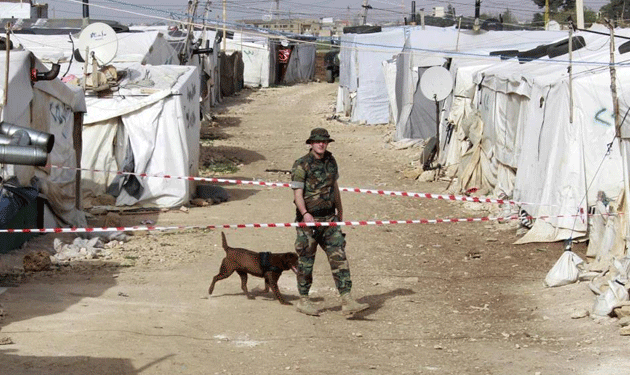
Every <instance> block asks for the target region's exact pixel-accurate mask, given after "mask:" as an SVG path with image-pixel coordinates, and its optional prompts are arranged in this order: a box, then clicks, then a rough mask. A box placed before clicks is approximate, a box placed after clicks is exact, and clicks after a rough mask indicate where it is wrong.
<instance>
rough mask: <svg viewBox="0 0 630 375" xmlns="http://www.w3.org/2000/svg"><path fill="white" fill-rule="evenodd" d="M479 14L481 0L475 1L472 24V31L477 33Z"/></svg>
mask: <svg viewBox="0 0 630 375" xmlns="http://www.w3.org/2000/svg"><path fill="white" fill-rule="evenodd" d="M480 13H481V0H475V22H474V23H473V30H474V31H479V14H480Z"/></svg>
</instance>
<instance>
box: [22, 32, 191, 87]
mask: <svg viewBox="0 0 630 375" xmlns="http://www.w3.org/2000/svg"><path fill="white" fill-rule="evenodd" d="M116 36H117V37H118V48H117V53H116V56H115V57H114V59H113V60H112V62H111V64H129V63H136V62H138V63H142V64H149V65H171V64H176V65H177V64H179V60H178V57H177V52H176V51H175V50H174V49H173V47H171V46H170V44H169V43H168V41H167V40H166V39H165V38H164V34H163V33H162V32H160V31H146V32H132V33H117V34H116ZM12 41H13V43H14V44H16V45H17V47H19V46H22V47H23V48H24V49H27V50H29V51H31V52H33V54H34V55H35V56H37V57H38V58H39V59H40V60H42V62H44V63H51V62H52V63H59V64H60V65H61V73H60V77H61V76H63V75H64V74H65V73H66V72H67V71H68V65H71V66H70V71H69V73H68V74H75V75H83V63H82V62H79V61H77V60H76V59H74V58H73V57H72V55H73V50H72V47H73V46H74V48H77V41H78V35H77V36H75V37H73V38H72V39H71V38H70V36H68V35H38V34H15V35H14V36H12ZM70 61H72V64H70ZM90 69H91V67H90ZM90 71H91V70H90Z"/></svg>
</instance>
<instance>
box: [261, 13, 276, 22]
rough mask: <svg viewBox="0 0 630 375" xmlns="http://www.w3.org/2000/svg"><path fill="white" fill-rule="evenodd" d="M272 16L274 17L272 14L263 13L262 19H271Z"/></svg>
mask: <svg viewBox="0 0 630 375" xmlns="http://www.w3.org/2000/svg"><path fill="white" fill-rule="evenodd" d="M272 18H273V17H272V16H271V14H263V16H262V20H263V21H265V22H269V21H271V19H272Z"/></svg>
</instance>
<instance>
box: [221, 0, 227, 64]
mask: <svg viewBox="0 0 630 375" xmlns="http://www.w3.org/2000/svg"><path fill="white" fill-rule="evenodd" d="M225 1H226V0H223V48H222V49H223V52H225V49H226V44H227V43H226V41H225V39H226V37H227V32H226V30H225V22H226V19H227V11H226V10H225Z"/></svg>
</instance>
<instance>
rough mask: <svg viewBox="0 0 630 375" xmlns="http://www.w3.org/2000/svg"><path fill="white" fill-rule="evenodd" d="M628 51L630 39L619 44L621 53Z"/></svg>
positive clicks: (629, 49)
mask: <svg viewBox="0 0 630 375" xmlns="http://www.w3.org/2000/svg"><path fill="white" fill-rule="evenodd" d="M628 51H630V40H629V41H627V42H625V43H623V44H622V45H620V46H619V54H621V55H623V54H624V53H626V52H628Z"/></svg>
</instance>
